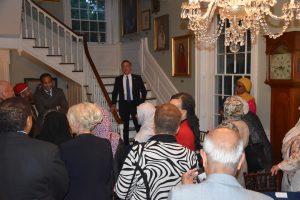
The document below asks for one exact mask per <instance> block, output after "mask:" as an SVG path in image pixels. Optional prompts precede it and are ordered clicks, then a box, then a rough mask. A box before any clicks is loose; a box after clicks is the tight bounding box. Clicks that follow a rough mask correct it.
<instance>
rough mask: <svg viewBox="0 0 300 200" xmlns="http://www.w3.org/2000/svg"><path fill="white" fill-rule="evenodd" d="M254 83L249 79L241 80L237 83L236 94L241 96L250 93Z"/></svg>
mask: <svg viewBox="0 0 300 200" xmlns="http://www.w3.org/2000/svg"><path fill="white" fill-rule="evenodd" d="M251 88H252V83H251V81H250V79H248V78H240V79H239V80H238V81H237V83H236V89H235V90H236V94H237V95H241V94H243V93H245V92H247V93H250V91H251Z"/></svg>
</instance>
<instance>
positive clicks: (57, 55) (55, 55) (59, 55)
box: [47, 55, 62, 57]
mask: <svg viewBox="0 0 300 200" xmlns="http://www.w3.org/2000/svg"><path fill="white" fill-rule="evenodd" d="M47 56H49V57H61V56H62V55H47Z"/></svg>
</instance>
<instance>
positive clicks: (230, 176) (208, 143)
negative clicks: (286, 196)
mask: <svg viewBox="0 0 300 200" xmlns="http://www.w3.org/2000/svg"><path fill="white" fill-rule="evenodd" d="M200 153H201V156H202V159H203V166H204V169H205V173H206V174H207V179H206V180H205V181H204V182H202V183H200V184H192V183H193V178H195V176H197V173H196V171H195V170H190V171H188V172H187V173H185V174H184V175H183V177H182V185H178V186H177V187H175V188H173V190H172V191H171V192H170V194H169V200H177V199H178V200H184V199H187V200H190V199H206V200H219V199H222V200H227V199H230V200H231V199H244V200H246V199H249V200H250V199H251V200H252V199H255V200H269V199H272V198H270V197H268V196H266V195H264V194H261V193H258V192H254V191H250V190H246V189H244V188H243V187H242V186H241V185H240V184H239V183H238V181H237V180H236V178H235V177H234V176H235V174H236V172H237V171H238V170H239V169H240V167H241V165H242V163H243V161H244V159H245V155H244V153H243V142H242V140H241V138H240V136H239V134H238V133H236V132H235V131H233V130H231V129H228V128H217V129H214V130H212V131H211V132H210V133H209V134H208V135H207V136H206V137H205V140H204V144H203V150H201V152H200Z"/></svg>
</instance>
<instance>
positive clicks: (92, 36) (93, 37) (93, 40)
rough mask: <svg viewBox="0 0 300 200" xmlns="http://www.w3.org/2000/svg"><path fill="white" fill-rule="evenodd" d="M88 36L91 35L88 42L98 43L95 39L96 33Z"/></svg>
mask: <svg viewBox="0 0 300 200" xmlns="http://www.w3.org/2000/svg"><path fill="white" fill-rule="evenodd" d="M90 35H91V37H90V42H98V39H97V35H98V33H94V32H91V33H90Z"/></svg>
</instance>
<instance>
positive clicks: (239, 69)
mask: <svg viewBox="0 0 300 200" xmlns="http://www.w3.org/2000/svg"><path fill="white" fill-rule="evenodd" d="M236 73H237V74H244V73H245V54H243V53H238V54H236Z"/></svg>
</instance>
